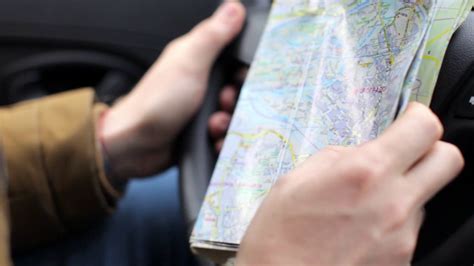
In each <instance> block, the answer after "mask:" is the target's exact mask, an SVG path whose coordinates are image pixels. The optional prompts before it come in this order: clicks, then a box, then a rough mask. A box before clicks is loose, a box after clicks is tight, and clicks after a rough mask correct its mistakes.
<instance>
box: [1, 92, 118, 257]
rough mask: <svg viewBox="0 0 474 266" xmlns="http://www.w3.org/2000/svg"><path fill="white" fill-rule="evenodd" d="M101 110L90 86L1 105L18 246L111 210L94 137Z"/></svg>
mask: <svg viewBox="0 0 474 266" xmlns="http://www.w3.org/2000/svg"><path fill="white" fill-rule="evenodd" d="M101 109H103V107H101V106H100V105H96V104H95V103H94V93H93V91H92V90H79V91H74V92H70V93H65V94H59V95H55V96H51V97H47V98H44V99H41V100H36V101H30V102H26V103H22V104H19V105H15V106H12V107H8V108H2V109H0V133H1V136H2V143H3V148H4V151H5V162H6V166H7V169H8V173H9V193H8V196H9V205H10V213H11V215H10V216H11V224H12V245H13V247H14V248H17V249H18V248H28V247H33V246H36V245H39V244H43V243H45V242H48V241H51V240H54V239H57V238H60V237H62V236H64V235H65V234H66V233H68V232H70V231H74V230H77V229H79V228H82V227H84V225H87V224H89V223H90V222H93V221H95V220H97V219H98V218H99V217H102V216H104V215H106V214H107V213H110V212H111V211H112V210H113V207H114V206H113V205H114V204H113V202H112V201H111V199H107V197H106V196H105V195H106V194H105V193H104V191H105V190H104V189H103V186H102V184H104V180H105V179H104V178H103V176H105V175H104V173H103V169H102V167H101V156H100V154H99V150H98V149H97V146H96V141H95V139H96V137H95V120H96V117H97V115H96V114H97V113H99V112H100V111H101ZM111 203H112V204H111ZM32 221H34V223H35V224H34V225H32V224H31V222H32Z"/></svg>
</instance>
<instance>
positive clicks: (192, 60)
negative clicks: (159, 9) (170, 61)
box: [169, 0, 245, 70]
mask: <svg viewBox="0 0 474 266" xmlns="http://www.w3.org/2000/svg"><path fill="white" fill-rule="evenodd" d="M244 21H245V8H244V6H243V5H242V4H241V3H240V2H239V1H235V0H233V1H232V0H231V1H229V0H227V1H225V2H224V3H223V4H222V5H221V6H220V7H219V8H218V9H217V10H216V11H215V12H214V14H213V15H212V16H211V17H209V18H208V19H206V20H204V21H202V22H201V23H199V24H198V25H197V26H195V27H194V28H193V29H192V30H191V31H190V32H189V33H188V34H186V35H184V36H183V37H181V38H179V39H178V40H177V43H176V45H171V46H170V48H171V49H170V50H172V51H169V52H172V53H173V54H174V55H175V56H179V57H180V61H181V62H186V64H187V65H188V67H190V66H194V67H196V68H197V69H199V70H208V69H209V68H210V67H211V66H212V64H213V63H214V61H215V60H216V59H217V57H218V56H219V54H220V53H221V51H222V49H224V47H226V46H227V45H228V44H229V43H230V42H231V41H232V40H233V39H234V38H235V37H236V36H237V35H238V34H239V33H240V31H241V30H242V27H243V24H244ZM175 59H177V58H175Z"/></svg>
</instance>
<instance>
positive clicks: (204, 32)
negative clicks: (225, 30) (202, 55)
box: [190, 19, 222, 47]
mask: <svg viewBox="0 0 474 266" xmlns="http://www.w3.org/2000/svg"><path fill="white" fill-rule="evenodd" d="M190 37H191V38H192V39H193V40H194V45H198V46H200V45H201V46H203V47H208V46H210V45H212V44H214V43H220V42H222V34H220V33H219V31H218V30H217V29H216V27H214V25H213V23H212V21H211V20H210V19H206V20H204V21H203V22H201V23H200V24H198V25H197V26H196V27H194V28H193V29H192V30H191V32H190Z"/></svg>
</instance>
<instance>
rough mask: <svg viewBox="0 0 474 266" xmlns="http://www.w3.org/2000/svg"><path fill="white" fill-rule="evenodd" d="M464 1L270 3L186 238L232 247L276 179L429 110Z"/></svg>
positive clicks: (197, 244)
mask: <svg viewBox="0 0 474 266" xmlns="http://www.w3.org/2000/svg"><path fill="white" fill-rule="evenodd" d="M471 7H472V2H471V0H403V1H393V0H326V1H323V0H279V1H274V4H273V8H272V11H271V14H270V18H269V21H268V25H267V27H266V30H265V32H264V34H263V37H262V39H261V42H260V47H259V49H258V51H257V54H256V56H255V58H254V61H253V64H252V66H251V69H250V71H249V74H248V76H247V80H246V82H245V84H244V87H243V89H242V92H241V95H240V98H239V101H238V105H237V108H236V111H235V113H234V117H233V120H232V123H231V126H230V129H229V132H228V135H227V137H226V140H225V144H224V146H223V149H222V152H221V154H220V157H219V160H218V162H217V165H216V168H215V170H214V174H213V176H212V179H211V182H210V185H209V189H208V192H207V195H206V197H205V200H204V202H203V206H202V209H201V211H200V214H199V217H198V219H197V222H196V224H195V228H194V231H193V234H192V236H191V245H192V247H193V248H204V249H218V250H219V249H220V250H229V251H235V250H237V249H238V246H239V243H240V241H241V239H242V237H243V236H244V234H245V231H246V229H247V227H248V226H249V223H250V222H251V221H252V218H253V216H254V215H255V213H256V211H257V210H258V208H259V206H260V204H261V202H262V201H263V199H264V198H265V196H266V195H267V194H268V192H269V191H270V189H271V187H272V185H273V184H274V183H275V182H276V181H277V179H278V178H279V177H280V176H282V175H285V174H286V173H287V172H288V171H291V170H292V169H294V168H295V167H297V166H298V165H299V164H301V163H302V162H304V161H305V160H306V159H307V158H308V157H309V156H311V155H313V154H315V153H317V152H318V151H319V150H321V149H323V148H324V147H326V146H328V145H343V146H355V145H359V144H361V143H364V142H367V141H370V140H373V139H374V138H376V137H377V136H379V135H380V134H381V133H382V132H383V131H384V130H385V129H386V128H387V127H388V126H389V125H390V124H391V123H392V122H393V120H394V119H395V118H396V117H397V115H398V114H399V113H400V112H402V111H403V109H404V107H405V106H406V104H407V103H408V101H409V100H410V99H411V100H417V101H420V102H423V103H425V104H429V103H430V101H431V97H432V94H433V90H434V87H435V84H436V80H437V76H438V73H439V70H440V68H441V63H442V61H443V57H444V54H445V51H446V48H447V45H448V43H449V40H450V39H451V36H452V35H453V33H454V31H455V30H456V29H457V28H458V27H459V26H460V25H461V23H462V22H463V21H464V20H465V18H466V17H467V15H468V13H469V11H470V10H471Z"/></svg>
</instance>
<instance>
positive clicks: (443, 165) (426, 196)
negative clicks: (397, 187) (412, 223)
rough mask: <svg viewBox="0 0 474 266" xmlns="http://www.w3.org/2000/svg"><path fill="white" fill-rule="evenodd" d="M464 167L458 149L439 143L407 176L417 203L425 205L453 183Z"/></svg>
mask: <svg viewBox="0 0 474 266" xmlns="http://www.w3.org/2000/svg"><path fill="white" fill-rule="evenodd" d="M463 166H464V159H463V156H462V154H461V152H460V151H459V149H458V148H457V147H455V146H454V145H452V144H448V143H445V142H438V143H436V145H435V146H434V147H433V149H432V150H431V151H430V153H428V154H427V155H426V156H425V157H424V158H423V159H422V160H421V161H420V162H419V163H418V164H416V165H415V166H414V167H413V168H412V169H411V170H410V171H409V172H408V173H407V174H406V180H407V182H409V184H408V185H409V186H411V187H413V189H414V190H415V193H416V194H417V195H416V198H417V202H418V203H419V204H420V205H424V204H425V203H426V202H427V201H428V200H430V199H431V198H432V197H433V196H434V195H435V194H436V193H438V192H439V191H440V190H441V189H442V188H443V187H444V186H446V185H447V184H448V183H449V182H451V181H452V180H453V179H454V178H455V177H456V176H457V175H458V174H459V172H460V171H461V169H462V168H463Z"/></svg>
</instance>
